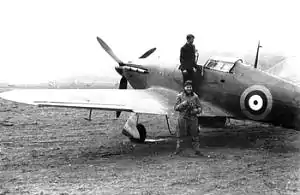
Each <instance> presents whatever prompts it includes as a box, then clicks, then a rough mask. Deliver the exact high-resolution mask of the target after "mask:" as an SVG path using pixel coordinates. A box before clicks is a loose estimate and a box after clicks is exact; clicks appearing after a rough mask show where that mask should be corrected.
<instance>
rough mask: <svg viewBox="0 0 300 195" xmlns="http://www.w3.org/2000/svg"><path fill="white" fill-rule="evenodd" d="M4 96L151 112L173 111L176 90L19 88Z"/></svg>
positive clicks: (33, 101) (43, 103)
mask: <svg viewBox="0 0 300 195" xmlns="http://www.w3.org/2000/svg"><path fill="white" fill-rule="evenodd" d="M0 97H2V98H4V99H7V100H10V101H15V102H20V103H26V104H32V105H37V106H45V107H69V108H89V109H100V110H116V111H117V110H118V111H128V112H136V113H147V114H171V113H172V110H173V105H171V104H170V102H173V101H175V100H173V99H174V98H176V92H175V91H172V90H167V89H160V88H150V89H143V90H142V89H141V90H132V89H127V90H119V89H18V90H12V91H8V92H4V93H0Z"/></svg>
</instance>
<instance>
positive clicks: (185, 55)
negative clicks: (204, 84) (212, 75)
mask: <svg viewBox="0 0 300 195" xmlns="http://www.w3.org/2000/svg"><path fill="white" fill-rule="evenodd" d="M193 68H196V49H195V45H194V44H188V43H186V44H185V45H184V46H182V47H181V49H180V68H179V69H180V70H181V71H182V74H183V83H185V81H187V80H191V81H193V73H194V71H193ZM184 70H186V71H187V73H183V71H184Z"/></svg>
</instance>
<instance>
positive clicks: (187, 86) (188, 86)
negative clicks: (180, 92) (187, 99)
mask: <svg viewBox="0 0 300 195" xmlns="http://www.w3.org/2000/svg"><path fill="white" fill-rule="evenodd" d="M184 91H185V93H186V94H188V95H190V94H192V93H193V86H192V81H191V80H187V81H186V82H185V83H184Z"/></svg>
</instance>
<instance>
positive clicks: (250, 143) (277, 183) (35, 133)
mask: <svg viewBox="0 0 300 195" xmlns="http://www.w3.org/2000/svg"><path fill="white" fill-rule="evenodd" d="M93 113H94V115H93V120H92V121H91V122H89V121H86V120H84V119H83V118H84V117H87V115H88V111H87V110H75V109H62V108H55V109H54V108H37V107H33V106H28V105H23V104H17V103H12V102H8V101H4V100H0V133H1V136H0V160H1V164H0V194H44V195H45V194H65V195H66V194H147V195H150V194H300V192H299V187H300V182H299V173H300V172H299V159H300V158H299V157H300V156H299V154H300V153H299V149H300V137H299V133H298V132H296V131H293V130H285V129H281V128H274V127H268V126H266V125H264V126H263V125H257V124H252V123H247V124H242V123H239V125H237V123H233V124H232V126H230V127H228V128H226V129H208V128H203V129H202V131H201V148H202V151H203V153H205V154H206V155H209V156H210V157H209V158H208V157H195V156H193V155H192V150H191V149H190V144H189V142H186V144H185V148H186V149H185V150H184V151H183V153H182V154H181V155H178V156H174V155H172V153H173V151H174V149H175V140H174V139H169V140H168V141H163V142H159V143H156V144H144V145H140V144H139V145H134V144H132V143H130V142H129V141H128V139H127V138H126V137H125V136H123V135H122V134H121V129H122V127H123V125H124V123H125V121H126V119H127V118H126V117H127V116H128V114H127V113H122V115H121V117H120V119H118V120H115V115H114V113H113V112H103V111H94V112H93ZM140 121H141V122H143V123H144V124H145V126H146V128H147V129H148V135H149V137H166V136H169V132H168V130H167V126H166V123H165V120H164V118H163V117H158V116H146V115H143V116H141V118H140ZM174 125H175V119H174V118H172V119H171V126H172V129H174Z"/></svg>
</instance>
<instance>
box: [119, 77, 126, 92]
mask: <svg viewBox="0 0 300 195" xmlns="http://www.w3.org/2000/svg"><path fill="white" fill-rule="evenodd" d="M127 83H128V82H127V79H126V78H125V77H122V78H121V80H120V84H119V89H127Z"/></svg>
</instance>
